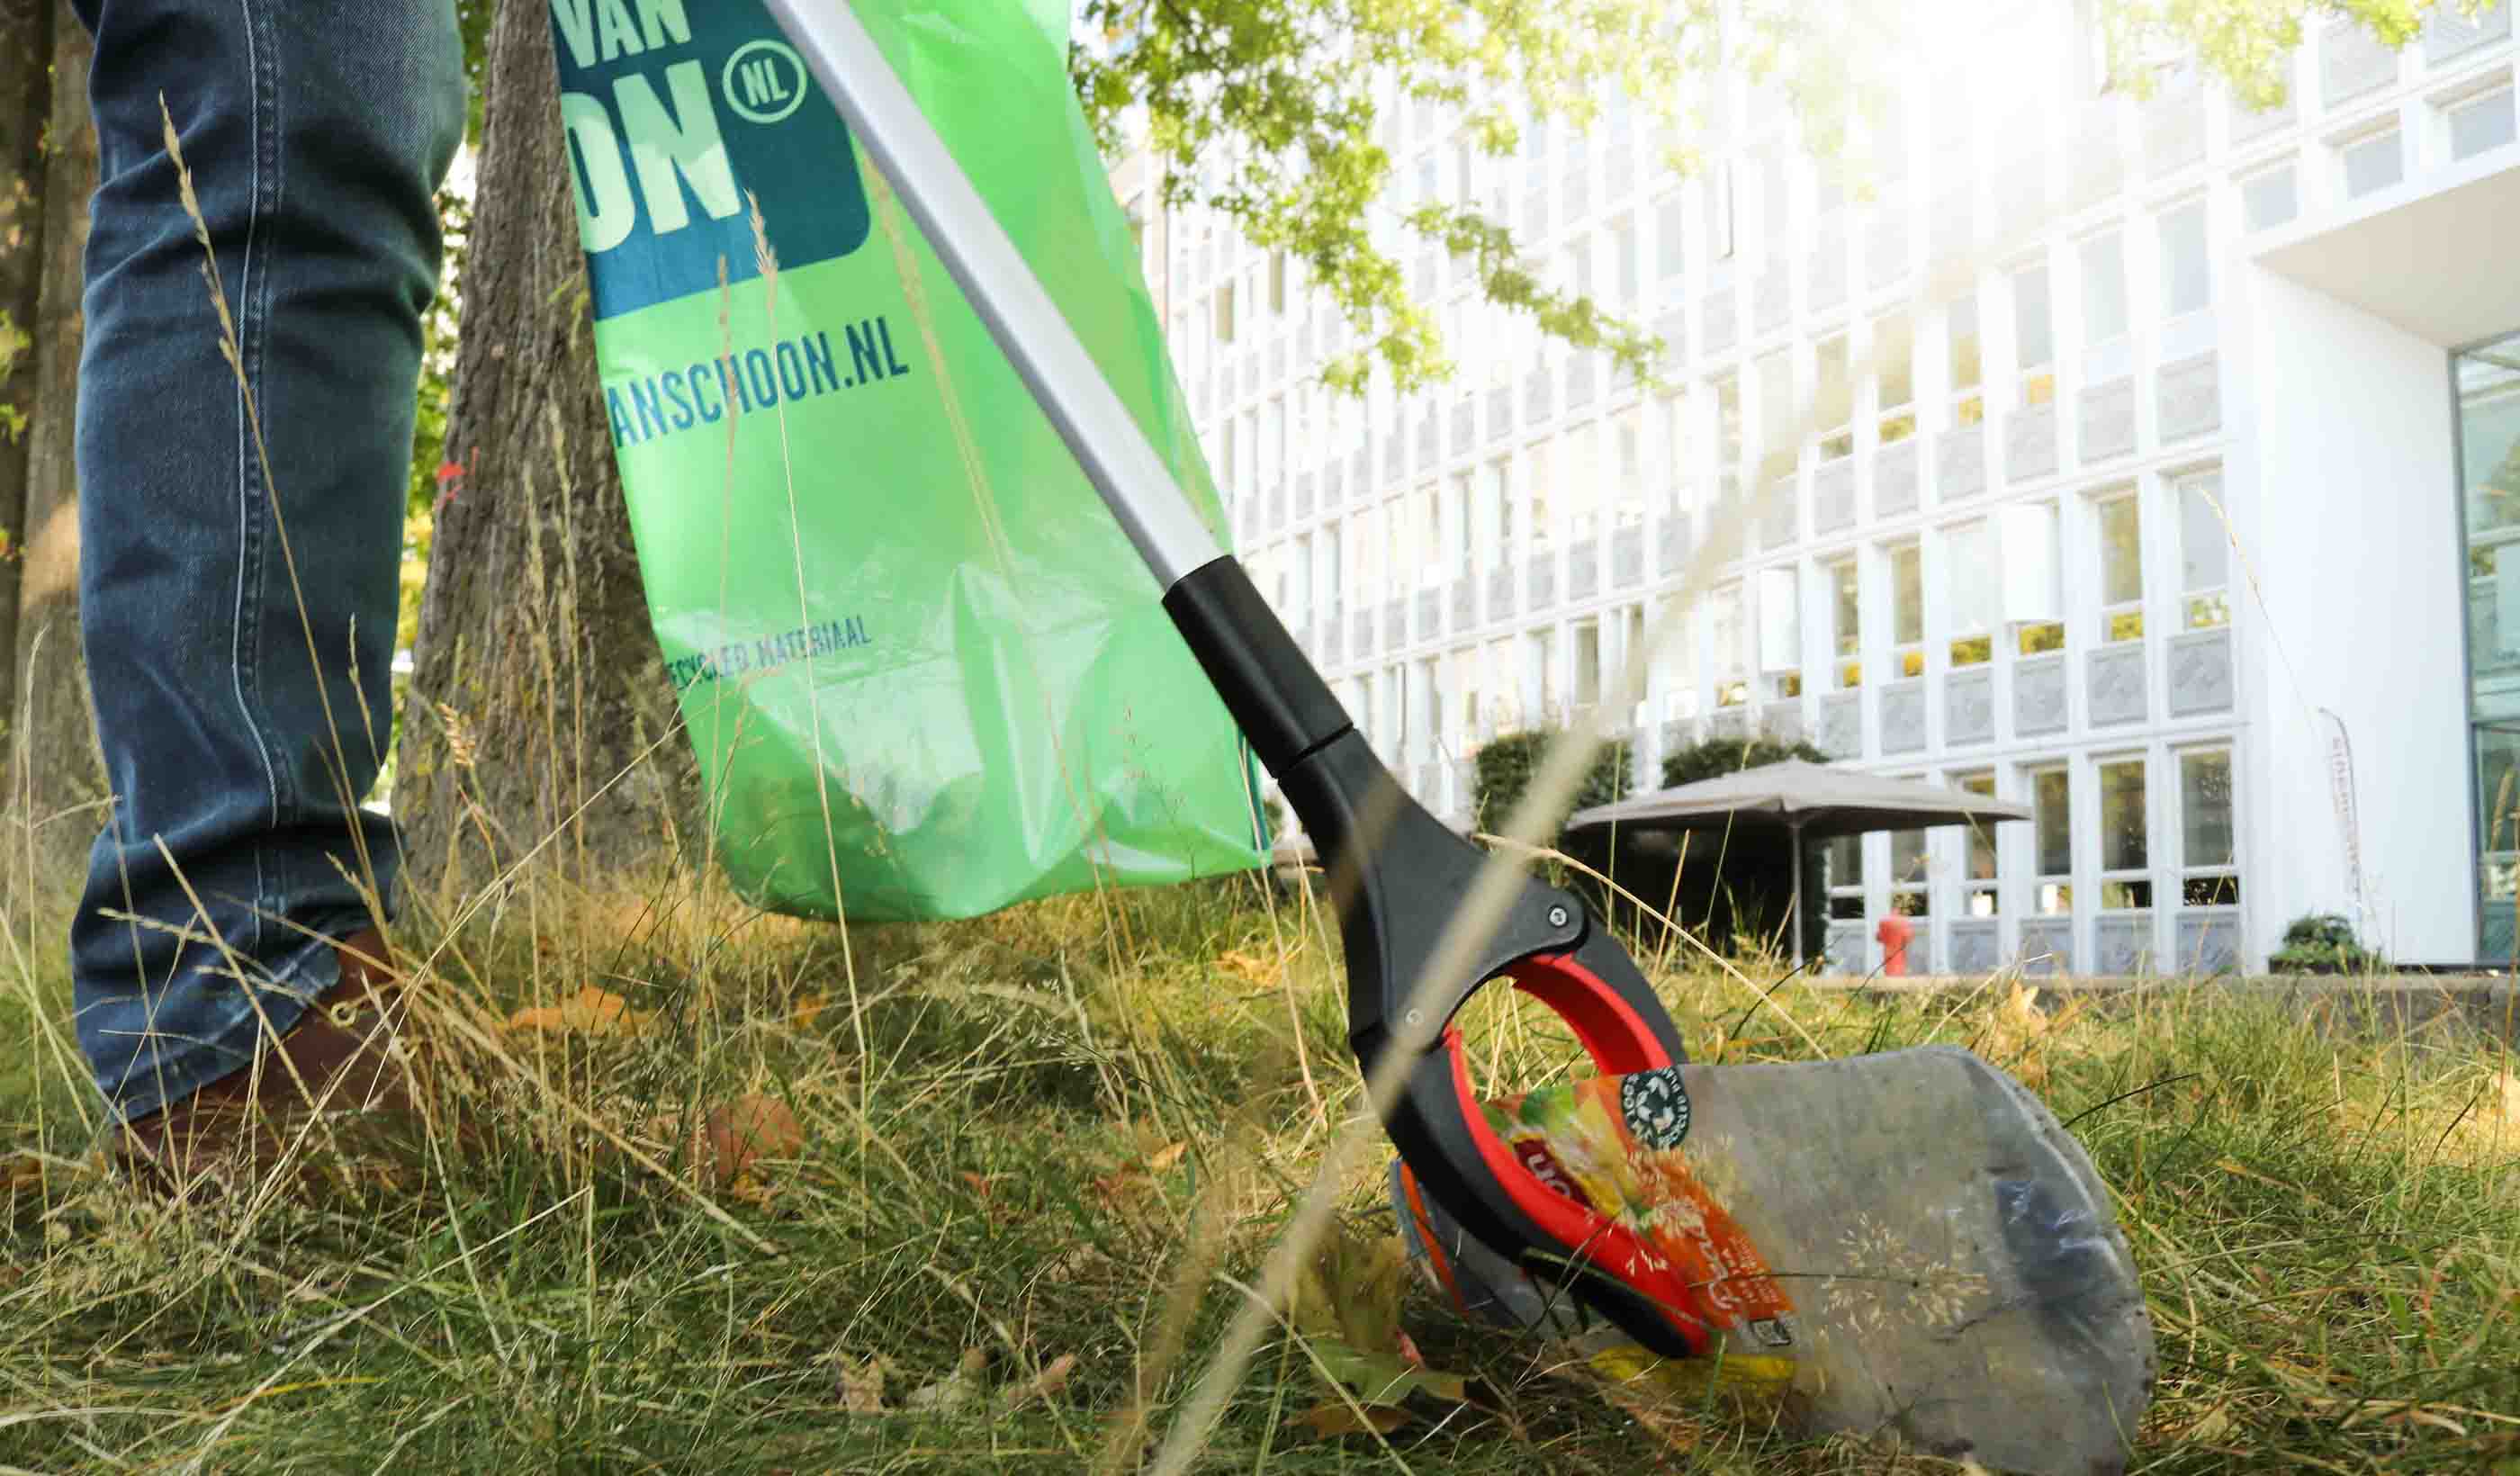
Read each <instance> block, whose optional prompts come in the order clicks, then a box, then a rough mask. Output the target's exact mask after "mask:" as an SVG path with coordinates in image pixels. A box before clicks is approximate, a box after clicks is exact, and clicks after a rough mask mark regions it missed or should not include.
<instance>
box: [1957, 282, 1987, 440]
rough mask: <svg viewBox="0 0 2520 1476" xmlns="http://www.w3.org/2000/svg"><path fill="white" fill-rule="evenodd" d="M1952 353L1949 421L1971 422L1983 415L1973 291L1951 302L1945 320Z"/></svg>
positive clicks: (1982, 374)
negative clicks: (1949, 314) (1947, 323)
mask: <svg viewBox="0 0 2520 1476" xmlns="http://www.w3.org/2000/svg"><path fill="white" fill-rule="evenodd" d="M1948 322H1949V324H1950V335H1951V354H1952V424H1953V425H1976V424H1977V423H1978V422H1980V421H1983V420H1985V419H1986V394H1985V391H1984V388H1983V383H1984V380H1985V374H1986V370H1985V361H1984V358H1983V353H1984V349H1983V347H1982V346H1981V343H1980V340H1979V338H1978V328H1977V294H1976V293H1974V292H1971V293H1970V294H1969V295H1967V296H1965V297H1962V298H1960V299H1959V300H1958V301H1957V302H1954V303H1953V304H1952V308H1951V316H1950V318H1949V320H1948Z"/></svg>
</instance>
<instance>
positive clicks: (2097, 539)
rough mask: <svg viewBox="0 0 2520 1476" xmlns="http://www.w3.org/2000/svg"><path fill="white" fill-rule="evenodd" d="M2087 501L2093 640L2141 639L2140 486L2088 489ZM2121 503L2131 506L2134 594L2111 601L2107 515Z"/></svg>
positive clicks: (2107, 642)
mask: <svg viewBox="0 0 2520 1476" xmlns="http://www.w3.org/2000/svg"><path fill="white" fill-rule="evenodd" d="M2088 501H2089V502H2090V504H2091V514H2092V534H2093V536H2092V552H2093V564H2094V573H2095V575H2096V577H2095V578H2093V581H2092V595H2093V601H2094V602H2095V604H2096V608H2097V614H2098V620H2097V631H2098V636H2097V639H2096V640H2095V641H2094V642H2093V644H2094V645H2097V646H2120V645H2126V644H2129V643H2132V642H2137V641H2141V640H2142V639H2143V637H2144V624H2145V621H2144V598H2143V597H2144V566H2145V564H2146V563H2147V562H2149V560H2147V559H2145V558H2144V557H2143V535H2144V523H2145V521H2146V519H2145V517H2144V515H2143V490H2142V489H2141V488H2140V487H2136V486H2130V485H2127V484H2125V483H2120V484H2117V485H2115V486H2109V487H2103V488H2101V489H2099V490H2098V491H2096V492H2093V493H2091V494H2090V496H2089V499H2088ZM2121 507H2123V508H2128V509H2131V510H2132V511H2133V512H2134V514H2135V539H2134V557H2135V595H2134V597H2133V598H2132V599H2126V600H2114V601H2113V600H2111V599H2110V598H2109V572H2110V567H2109V556H2110V550H2111V549H2112V547H2113V545H2112V544H2111V542H2110V539H2109V531H2108V519H2109V514H2111V512H2112V511H2114V510H2116V509H2118V508H2121Z"/></svg>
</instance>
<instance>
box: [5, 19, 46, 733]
mask: <svg viewBox="0 0 2520 1476" xmlns="http://www.w3.org/2000/svg"><path fill="white" fill-rule="evenodd" d="M57 3H58V0H0V744H5V742H6V735H7V734H8V732H9V726H10V717H11V714H12V712H13V710H14V708H15V706H16V700H17V695H18V682H17V675H18V673H17V658H18V560H17V557H16V556H17V553H18V549H19V545H20V542H21V541H22V539H23V538H24V536H25V527H26V418H27V417H28V416H29V415H30V414H32V412H33V410H34V403H35V352H34V350H35V319H36V315H37V314H38V313H39V312H40V311H42V307H43V285H44V122H45V118H46V115H47V114H48V113H49V112H50V111H51V108H52V101H53V90H52V60H53V20H54V16H55V9H54V7H55V5H56V4H57Z"/></svg>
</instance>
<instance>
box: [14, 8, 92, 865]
mask: <svg viewBox="0 0 2520 1476" xmlns="http://www.w3.org/2000/svg"><path fill="white" fill-rule="evenodd" d="M17 3H20V4H23V3H24V0H17ZM11 23H12V24H13V25H14V24H18V23H32V22H19V21H18V19H17V16H16V13H14V12H13V16H12V22H11ZM50 31H51V34H50V37H49V44H48V46H47V48H46V52H45V53H44V58H45V60H46V61H48V62H49V64H50V69H51V86H50V97H49V99H48V101H47V105H46V115H45V116H46V121H45V136H44V143H43V156H44V157H43V190H42V201H41V206H42V220H41V230H40V232H39V233H38V237H37V239H38V240H39V241H40V243H41V245H40V246H39V251H40V260H39V261H38V262H37V263H36V268H35V270H36V275H37V278H38V281H37V288H36V291H37V308H36V312H35V327H34V338H35V345H34V350H33V352H34V366H33V369H34V373H33V382H32V385H31V391H30V393H29V396H28V398H29V401H30V404H29V409H28V412H27V425H26V438H25V449H24V458H25V462H24V465H25V470H24V481H23V483H22V488H23V490H22V518H21V527H22V532H21V534H20V537H21V538H22V545H23V553H22V559H21V560H20V562H19V564H18V566H17V567H16V568H15V569H14V570H13V571H12V572H13V574H14V575H15V580H14V582H15V585H16V588H15V589H14V591H12V594H13V595H14V599H13V601H12V602H11V605H12V609H13V610H14V614H15V625H16V628H15V630H14V631H13V632H12V641H11V646H10V650H11V651H12V653H13V655H14V659H15V666H14V668H13V670H12V673H11V676H12V686H13V693H14V697H15V700H14V702H13V704H12V706H13V708H14V710H13V711H12V713H11V714H10V717H11V724H10V730H9V738H10V749H11V751H10V765H9V769H8V775H9V783H10V787H11V790H12V793H11V795H10V799H11V802H12V804H11V808H22V810H23V812H24V813H23V819H24V820H25V821H26V822H27V823H29V824H31V826H32V827H33V832H32V839H31V841H29V840H26V839H25V838H24V837H23V836H22V835H21V834H18V833H14V832H13V833H12V835H11V836H10V846H9V850H10V852H11V853H12V854H11V856H10V858H9V860H10V865H11V866H12V867H15V866H16V865H19V864H21V863H22V859H23V858H24V857H25V856H26V855H27V854H28V853H29V852H30V851H31V853H32V855H33V858H34V864H35V868H36V872H35V877H34V878H33V879H34V880H36V881H38V882H40V883H42V885H40V886H38V887H37V888H36V891H37V892H38V893H39V894H40V893H42V892H49V891H51V890H52V889H54V888H55V887H61V886H69V887H74V886H75V885H76V883H77V881H78V879H79V877H80V875H81V873H82V872H83V871H84V869H85V865H86V856H87V851H88V846H89V844H90V843H91V842H92V841H94V840H95V838H96V831H97V827H99V826H100V825H101V824H103V821H104V811H103V806H104V804H105V802H106V800H107V799H108V796H109V790H108V788H107V785H106V781H105V771H104V766H103V764H102V763H101V762H100V760H99V758H98V756H97V749H96V724H95V720H94V719H93V718H92V717H91V715H90V713H89V710H88V696H87V663H86V662H85V660H84V659H83V658H82V657H81V655H80V648H79V627H78V559H79V552H78V551H79V541H78V467H77V463H76V461H75V459H74V456H73V452H74V444H75V443H74V439H73V431H74V430H75V428H76V423H77V417H76V415H75V414H74V411H75V408H76V405H77V402H78V365H79V343H80V338H81V327H82V324H83V321H84V320H83V318H82V315H81V308H80V301H79V296H80V291H81V289H82V287H83V277H82V274H81V271H80V265H79V263H80V257H81V254H82V253H83V252H84V251H85V249H86V246H87V206H88V196H89V195H90V194H91V193H93V192H94V191H95V189H96V168H97V163H96V129H95V127H94V126H93V124H92V123H91V121H90V119H89V116H88V110H87V70H88V58H89V53H90V46H89V44H88V35H87V30H86V28H85V27H83V26H81V25H80V24H79V23H78V22H77V21H76V20H75V19H73V18H72V17H71V15H70V14H69V11H68V9H67V6H64V7H62V8H60V9H58V10H56V11H55V13H54V15H53V17H52V21H51V25H50ZM13 157H14V155H13ZM6 874H8V873H7V872H0V875H6ZM14 892H15V889H14V888H7V887H0V896H5V895H12V894H14Z"/></svg>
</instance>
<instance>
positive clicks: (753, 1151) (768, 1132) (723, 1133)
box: [705, 1096, 805, 1185]
mask: <svg viewBox="0 0 2520 1476" xmlns="http://www.w3.org/2000/svg"><path fill="white" fill-rule="evenodd" d="M705 1131H706V1133H707V1135H708V1147H709V1161H710V1163H711V1164H712V1165H713V1166H714V1168H715V1171H716V1177H717V1182H718V1183H719V1184H720V1185H732V1184H734V1183H736V1182H737V1181H738V1180H741V1179H742V1178H743V1177H744V1176H745V1175H746V1174H748V1173H750V1172H751V1170H752V1166H753V1165H754V1164H756V1163H758V1162H760V1161H761V1160H762V1159H765V1158H793V1157H795V1156H796V1150H797V1149H798V1148H801V1147H803V1146H804V1145H805V1130H804V1129H803V1128H802V1127H800V1126H798V1125H797V1122H796V1114H795V1113H793V1112H790V1111H788V1110H787V1104H786V1103H784V1102H782V1101H779V1100H778V1099H777V1098H775V1097H768V1096H740V1097H737V1098H736V1099H735V1100H734V1101H731V1102H728V1103H727V1104H726V1105H725V1106H722V1107H719V1108H717V1109H715V1110H713V1111H711V1112H710V1113H709V1115H708V1121H707V1123H706V1125H705Z"/></svg>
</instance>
